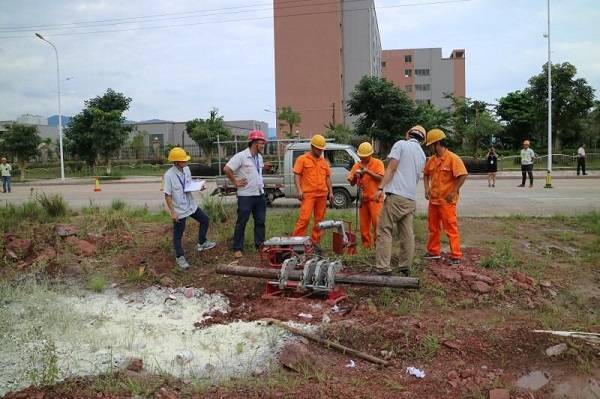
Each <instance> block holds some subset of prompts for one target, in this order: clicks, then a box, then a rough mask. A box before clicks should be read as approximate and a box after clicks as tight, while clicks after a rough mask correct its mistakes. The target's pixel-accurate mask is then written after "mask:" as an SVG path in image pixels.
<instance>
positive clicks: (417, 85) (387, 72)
mask: <svg viewBox="0 0 600 399" xmlns="http://www.w3.org/2000/svg"><path fill="white" fill-rule="evenodd" d="M381 59H382V61H381V66H382V70H383V77H385V78H386V79H388V80H390V81H391V82H393V83H394V84H395V85H396V86H397V87H398V88H400V89H402V90H404V91H405V92H406V94H408V96H409V97H410V98H412V99H413V100H414V101H415V102H417V103H427V104H432V105H435V106H438V107H441V108H446V107H449V106H450V105H451V104H452V103H451V101H450V100H449V99H448V98H446V95H447V94H452V95H454V96H456V97H465V94H466V89H465V50H464V49H463V50H453V51H452V53H451V54H450V57H449V58H442V49H441V48H422V49H404V50H384V51H383V54H382V57H381Z"/></svg>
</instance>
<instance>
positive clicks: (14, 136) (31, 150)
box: [0, 123, 42, 180]
mask: <svg viewBox="0 0 600 399" xmlns="http://www.w3.org/2000/svg"><path fill="white" fill-rule="evenodd" d="M6 128H7V130H6V132H4V134H2V136H0V148H1V149H2V152H5V153H7V154H9V155H11V156H13V157H16V158H17V162H18V164H19V170H20V171H21V180H25V168H26V166H27V162H28V161H29V159H30V158H32V157H35V156H37V155H38V146H39V145H40V144H41V142H42V139H41V138H40V135H39V134H38V131H37V127H35V126H29V125H22V124H20V123H13V124H10V125H7V126H6Z"/></svg>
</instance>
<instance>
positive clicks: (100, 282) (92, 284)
mask: <svg viewBox="0 0 600 399" xmlns="http://www.w3.org/2000/svg"><path fill="white" fill-rule="evenodd" d="M87 288H88V289H89V290H91V291H94V292H102V291H104V289H105V288H106V276H104V275H103V274H95V275H93V276H92V277H91V278H90V279H89V280H88V282H87Z"/></svg>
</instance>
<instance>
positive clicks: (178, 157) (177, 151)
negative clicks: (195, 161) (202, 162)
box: [168, 147, 191, 162]
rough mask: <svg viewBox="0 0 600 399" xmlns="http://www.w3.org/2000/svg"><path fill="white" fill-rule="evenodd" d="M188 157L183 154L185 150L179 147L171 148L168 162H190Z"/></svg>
mask: <svg viewBox="0 0 600 399" xmlns="http://www.w3.org/2000/svg"><path fill="white" fill-rule="evenodd" d="M190 158H191V157H190V156H189V155H188V154H187V153H186V152H185V150H184V149H183V148H181V147H173V148H171V151H169V158H168V160H169V161H170V162H186V161H189V160H190Z"/></svg>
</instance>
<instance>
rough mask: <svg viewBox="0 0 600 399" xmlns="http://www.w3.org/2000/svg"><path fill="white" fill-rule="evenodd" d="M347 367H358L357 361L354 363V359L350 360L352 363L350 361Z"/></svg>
mask: <svg viewBox="0 0 600 399" xmlns="http://www.w3.org/2000/svg"><path fill="white" fill-rule="evenodd" d="M346 367H348V368H349V369H353V368H356V363H354V360H350V363H348V364H347V365H346Z"/></svg>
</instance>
